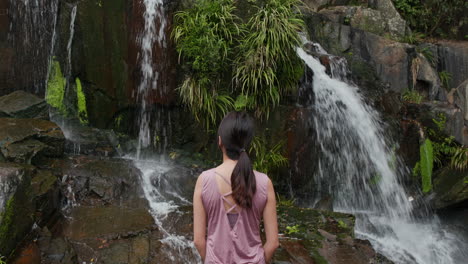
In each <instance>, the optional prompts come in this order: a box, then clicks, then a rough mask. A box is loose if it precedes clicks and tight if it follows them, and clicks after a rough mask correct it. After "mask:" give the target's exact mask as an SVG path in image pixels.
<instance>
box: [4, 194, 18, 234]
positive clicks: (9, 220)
mask: <svg viewBox="0 0 468 264" xmlns="http://www.w3.org/2000/svg"><path fill="white" fill-rule="evenodd" d="M14 201H15V199H14V198H13V197H11V198H10V199H9V200H8V201H7V203H6V206H5V211H3V213H1V215H0V221H1V224H0V241H4V240H6V239H7V238H8V237H9V236H10V235H11V234H10V233H9V232H10V230H11V227H12V225H13V216H14V211H13V204H14Z"/></svg>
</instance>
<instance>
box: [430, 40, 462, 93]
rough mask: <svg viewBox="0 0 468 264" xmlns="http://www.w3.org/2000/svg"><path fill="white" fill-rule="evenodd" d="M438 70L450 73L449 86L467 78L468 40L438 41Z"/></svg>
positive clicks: (459, 83)
mask: <svg viewBox="0 0 468 264" xmlns="http://www.w3.org/2000/svg"><path fill="white" fill-rule="evenodd" d="M436 45H437V48H438V50H437V57H438V59H439V70H440V71H447V72H448V73H450V74H451V78H450V80H449V86H450V87H449V88H455V87H458V86H459V85H461V83H463V82H464V81H465V80H467V79H468V41H439V42H438V43H437V44H436Z"/></svg>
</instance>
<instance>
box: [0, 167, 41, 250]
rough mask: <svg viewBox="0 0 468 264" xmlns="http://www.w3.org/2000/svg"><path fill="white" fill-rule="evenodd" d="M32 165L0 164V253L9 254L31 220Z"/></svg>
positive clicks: (30, 224)
mask: <svg viewBox="0 0 468 264" xmlns="http://www.w3.org/2000/svg"><path fill="white" fill-rule="evenodd" d="M33 173H34V167H32V166H30V165H24V164H15V163H0V255H2V256H9V255H10V253H11V252H12V251H13V250H14V249H15V247H16V246H17V244H18V243H19V242H20V241H21V240H22V239H23V238H24V237H25V236H26V235H27V234H28V233H29V231H30V230H31V227H32V225H33V223H34V217H33V216H34V212H35V210H34V204H33V194H32V192H31V178H32V175H33Z"/></svg>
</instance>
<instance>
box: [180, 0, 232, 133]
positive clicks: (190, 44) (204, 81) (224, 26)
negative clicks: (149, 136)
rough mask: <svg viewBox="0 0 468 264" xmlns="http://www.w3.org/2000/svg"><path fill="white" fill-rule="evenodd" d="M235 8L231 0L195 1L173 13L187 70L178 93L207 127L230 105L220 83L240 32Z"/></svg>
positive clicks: (181, 55)
mask: <svg viewBox="0 0 468 264" xmlns="http://www.w3.org/2000/svg"><path fill="white" fill-rule="evenodd" d="M234 9H235V7H234V1H232V0H216V1H215V0H198V1H196V2H195V5H194V6H193V8H191V9H189V10H187V11H181V12H178V13H176V14H175V27H174V30H173V31H172V36H173V38H174V40H175V42H176V44H177V51H178V53H179V58H181V57H183V60H184V66H185V67H186V68H187V72H188V73H187V76H186V77H185V80H184V82H183V83H182V85H181V86H180V87H179V89H178V91H179V95H180V97H181V99H182V102H183V103H184V104H186V105H187V106H188V107H189V108H190V109H191V110H192V112H193V114H194V116H195V118H196V119H197V120H199V121H201V122H204V123H205V125H206V126H207V127H208V126H209V125H210V124H213V123H215V122H216V120H217V118H219V117H220V116H223V115H224V114H225V113H226V111H228V110H229V109H231V108H232V105H233V99H232V98H230V97H229V95H227V93H226V92H225V91H224V90H223V89H220V83H221V76H222V75H223V73H224V72H225V71H226V69H227V68H229V67H230V64H229V63H230V59H229V55H230V54H231V53H232V49H233V45H234V40H235V39H236V37H237V36H238V35H239V34H240V29H239V27H238V25H237V22H236V21H237V19H238V18H237V17H236V16H235V15H234V14H233V11H234Z"/></svg>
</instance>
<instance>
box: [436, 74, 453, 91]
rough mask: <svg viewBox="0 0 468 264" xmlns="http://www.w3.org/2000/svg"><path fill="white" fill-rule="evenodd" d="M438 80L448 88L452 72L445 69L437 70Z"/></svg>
mask: <svg viewBox="0 0 468 264" xmlns="http://www.w3.org/2000/svg"><path fill="white" fill-rule="evenodd" d="M439 78H440V82H441V83H442V86H443V87H445V89H447V90H450V81H451V80H452V74H451V73H450V72H447V71H441V72H439Z"/></svg>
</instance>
